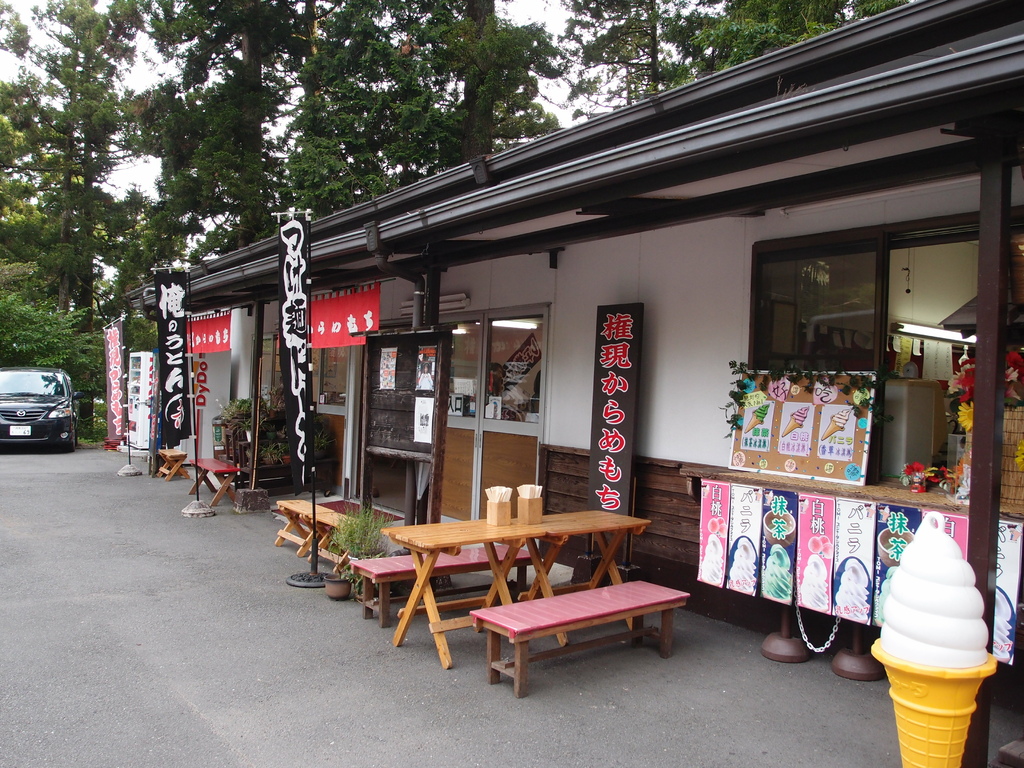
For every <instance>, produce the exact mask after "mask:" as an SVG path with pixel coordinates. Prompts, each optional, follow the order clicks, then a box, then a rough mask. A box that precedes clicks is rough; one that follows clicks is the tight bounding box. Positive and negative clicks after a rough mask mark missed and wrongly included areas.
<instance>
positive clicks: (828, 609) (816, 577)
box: [796, 494, 836, 614]
mask: <svg viewBox="0 0 1024 768" xmlns="http://www.w3.org/2000/svg"><path fill="white" fill-rule="evenodd" d="M835 533H836V500H835V498H834V497H831V496H817V495H813V494H800V514H799V515H798V516H797V547H796V584H797V586H796V597H797V600H796V604H797V605H799V606H800V607H801V608H809V609H810V610H812V611H818V612H820V613H828V614H831V613H832V564H833V553H834V552H835Z"/></svg>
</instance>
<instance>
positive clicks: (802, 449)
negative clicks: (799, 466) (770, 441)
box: [778, 403, 814, 457]
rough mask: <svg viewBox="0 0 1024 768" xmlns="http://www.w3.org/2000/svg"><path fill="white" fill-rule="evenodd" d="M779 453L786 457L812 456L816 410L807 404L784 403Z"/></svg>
mask: <svg viewBox="0 0 1024 768" xmlns="http://www.w3.org/2000/svg"><path fill="white" fill-rule="evenodd" d="M779 423H780V424H782V431H781V432H780V433H779V445H778V452H779V453H782V454H785V455H786V456H804V457H806V456H810V455H811V435H812V434H813V432H812V428H813V425H814V408H813V407H812V406H811V405H810V404H807V403H784V404H783V406H782V419H781V420H780V421H779Z"/></svg>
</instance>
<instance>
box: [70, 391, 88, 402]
mask: <svg viewBox="0 0 1024 768" xmlns="http://www.w3.org/2000/svg"><path fill="white" fill-rule="evenodd" d="M83 397H85V392H75V394H74V395H72V396H71V399H72V400H81V399H82V398H83Z"/></svg>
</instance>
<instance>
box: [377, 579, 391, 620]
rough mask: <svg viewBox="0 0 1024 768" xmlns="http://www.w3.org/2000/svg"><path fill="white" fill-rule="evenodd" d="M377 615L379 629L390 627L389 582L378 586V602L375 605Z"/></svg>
mask: <svg viewBox="0 0 1024 768" xmlns="http://www.w3.org/2000/svg"><path fill="white" fill-rule="evenodd" d="M377 613H378V614H379V616H380V625H381V627H384V628H386V627H390V626H391V582H390V581H385V582H384V583H383V584H381V585H380V600H379V602H378V603H377Z"/></svg>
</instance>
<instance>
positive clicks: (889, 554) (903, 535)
mask: <svg viewBox="0 0 1024 768" xmlns="http://www.w3.org/2000/svg"><path fill="white" fill-rule="evenodd" d="M920 525H921V510H920V509H917V508H916V507H902V506H897V505H896V504H879V505H878V515H877V520H876V523H875V555H876V556H875V595H874V598H875V609H874V616H873V617H872V618H873V620H874V623H875V624H876V625H878V626H882V606H883V605H884V604H885V599H886V598H887V597H888V596H889V583H890V581H891V580H892V577H893V575H894V574H895V573H896V569H897V568H899V565H900V558H901V557H902V556H903V550H905V549H906V548H907V545H908V544H910V542H912V541H913V540H914V534H915V533H916V532H917V528H918V526H920Z"/></svg>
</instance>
